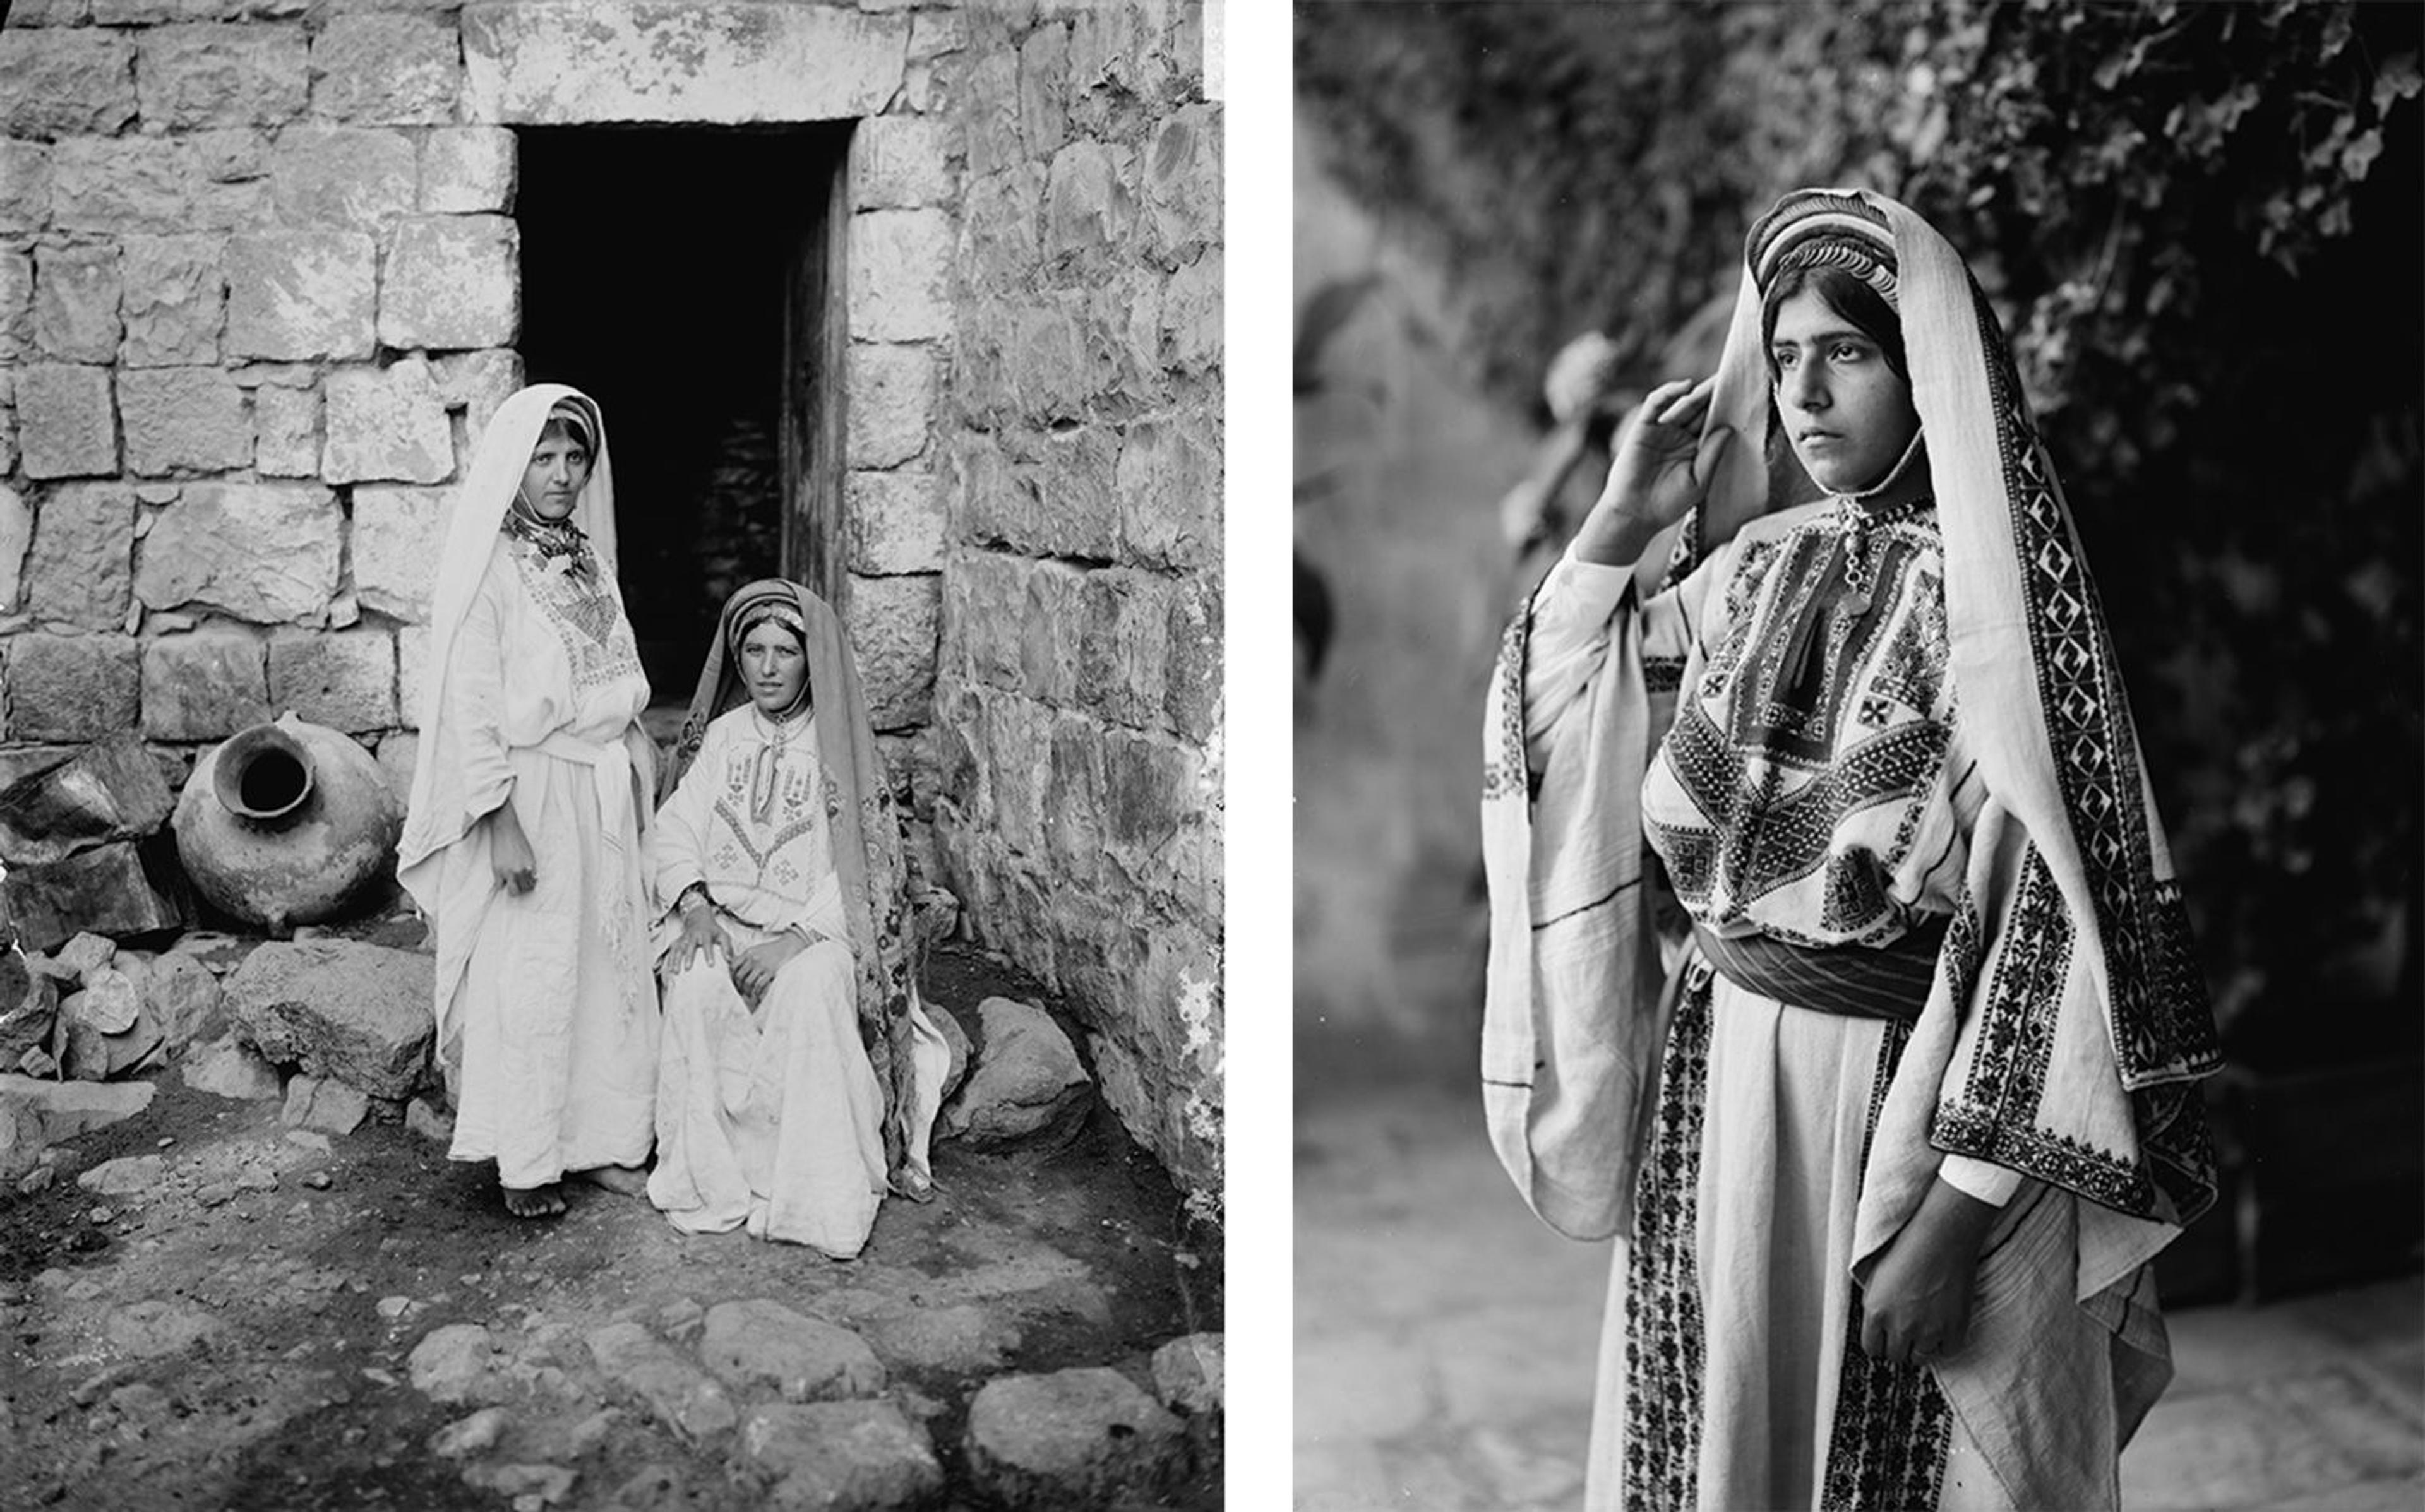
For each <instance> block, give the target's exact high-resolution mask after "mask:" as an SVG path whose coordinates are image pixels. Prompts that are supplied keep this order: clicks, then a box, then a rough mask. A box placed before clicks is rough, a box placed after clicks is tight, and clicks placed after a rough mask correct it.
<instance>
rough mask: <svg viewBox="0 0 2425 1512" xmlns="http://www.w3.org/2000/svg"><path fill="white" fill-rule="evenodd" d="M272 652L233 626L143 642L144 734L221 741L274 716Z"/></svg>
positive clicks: (160, 737)
mask: <svg viewBox="0 0 2425 1512" xmlns="http://www.w3.org/2000/svg"><path fill="white" fill-rule="evenodd" d="M268 668H269V661H268V651H267V648H266V647H265V646H264V645H263V644H262V641H261V638H260V637H259V636H257V635H254V634H252V633H251V632H249V631H247V630H243V629H236V628H234V627H233V626H205V627H203V628H202V629H198V630H194V631H192V632H190V633H188V634H185V635H163V636H161V637H159V638H158V639H157V640H152V641H146V642H144V643H143V733H144V735H145V736H146V737H148V738H149V739H152V740H225V739H227V738H228V737H229V736H231V735H233V734H234V733H235V732H236V731H238V730H241V729H248V728H249V727H250V726H252V725H255V724H261V723H262V722H263V721H265V720H266V719H268V718H270V717H271V714H272V712H273V711H272V710H271V708H270V707H269V670H268Z"/></svg>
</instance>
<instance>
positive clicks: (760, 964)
mask: <svg viewBox="0 0 2425 1512" xmlns="http://www.w3.org/2000/svg"><path fill="white" fill-rule="evenodd" d="M808 947H809V942H808V940H807V939H806V938H805V937H803V936H801V935H799V934H795V933H792V932H789V931H786V932H784V933H782V934H779V935H777V936H775V937H774V938H773V939H771V940H769V941H767V942H766V943H765V944H764V945H762V946H759V947H756V948H755V949H751V950H744V951H742V952H741V954H740V955H739V956H738V957H736V958H735V959H734V960H733V963H732V985H733V986H735V987H738V988H740V989H741V995H742V996H743V997H745V998H747V1000H748V1001H749V1003H750V1004H751V1006H753V1007H754V1006H756V1004H757V1002H758V999H760V998H761V997H763V996H765V995H766V989H767V988H769V987H772V986H774V985H775V974H776V973H777V972H779V971H780V970H782V969H783V967H784V966H785V965H786V964H788V963H790V961H791V959H792V958H793V957H794V956H795V955H798V954H799V953H800V952H801V951H803V950H805V949H807V948H808Z"/></svg>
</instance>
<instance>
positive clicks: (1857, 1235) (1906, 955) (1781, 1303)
mask: <svg viewBox="0 0 2425 1512" xmlns="http://www.w3.org/2000/svg"><path fill="white" fill-rule="evenodd" d="M1772 427H1775V429H1776V430H1777V432H1779V433H1780V434H1779V435H1778V437H1777V440H1776V450H1775V451H1774V452H1772V451H1771V448H1770V443H1771V433H1772ZM1787 449H1790V454H1791V459H1792V461H1793V462H1794V463H1796V464H1798V471H1799V472H1800V473H1803V474H1807V482H1808V483H1809V484H1810V485H1815V486H1813V487H1811V488H1809V489H1808V490H1807V491H1806V492H1804V493H1803V494H1802V497H1805V498H1810V497H1813V496H1814V495H1815V496H1817V499H1816V501H1815V502H1810V503H1807V504H1804V505H1801V506H1800V507H1792V508H1785V509H1782V511H1781V512H1774V513H1773V512H1771V511H1772V509H1773V507H1775V504H1777V503H1778V502H1780V501H1776V500H1773V499H1772V498H1771V493H1772V488H1773V486H1774V485H1773V484H1772V469H1771V468H1770V467H1768V466H1766V465H1764V462H1765V461H1766V460H1769V459H1774V460H1775V461H1778V462H1779V463H1782V461H1783V454H1784V452H1785V451H1786V450H1787ZM1778 470H1779V471H1782V472H1783V473H1784V475H1786V476H1787V477H1789V478H1791V477H1792V475H1793V474H1794V472H1795V471H1796V470H1797V469H1796V468H1788V467H1780V468H1779V469H1778ZM1688 517H1690V519H1689V520H1688ZM1688 527H1689V529H1690V531H1691V537H1692V539H1693V542H1694V546H1695V547H1696V548H1697V550H1698V559H1697V565H1694V566H1693V568H1692V570H1690V572H1689V574H1679V576H1680V581H1675V582H1673V583H1672V584H1666V583H1663V582H1662V579H1663V578H1664V576H1665V573H1664V569H1665V567H1666V566H1667V565H1668V563H1669V562H1670V560H1671V556H1673V555H1674V542H1675V540H1676V538H1677V536H1678V533H1681V532H1682V531H1683V530H1684V529H1686V528H1688ZM1654 590H1656V591H1654ZM1486 740H1487V752H1488V758H1487V759H1488V765H1487V771H1486V782H1485V796H1484V800H1483V812H1484V833H1485V839H1484V844H1485V848H1486V861H1487V863H1488V867H1489V871H1490V881H1491V909H1492V920H1491V932H1492V941H1491V946H1492V957H1491V972H1490V991H1489V995H1488V1006H1487V1021H1486V1028H1485V1037H1484V1038H1485V1042H1484V1065H1483V1075H1484V1081H1485V1095H1486V1102H1487V1104H1488V1109H1489V1115H1490V1124H1491V1133H1492V1138H1493V1142H1494V1144H1495V1145H1496V1146H1497V1148H1498V1150H1499V1154H1500V1157H1501V1159H1502V1163H1504V1164H1505V1165H1506V1167H1507V1169H1508V1170H1509V1172H1510V1173H1511V1174H1512V1175H1513V1176H1514V1177H1515V1179H1516V1182H1517V1185H1518V1187H1519V1188H1520V1189H1521V1190H1522V1191H1523V1193H1524V1195H1525V1198H1526V1200H1527V1201H1528V1202H1530V1203H1531V1204H1532V1205H1533V1207H1534V1211H1535V1212H1537V1213H1538V1214H1539V1215H1540V1216H1541V1218H1543V1219H1545V1220H1546V1221H1548V1222H1549V1223H1550V1224H1551V1225H1552V1226H1553V1227H1555V1228H1557V1229H1559V1230H1560V1231H1562V1232H1564V1233H1570V1234H1574V1235H1576V1236H1579V1237H1598V1236H1604V1235H1607V1234H1611V1233H1620V1234H1623V1235H1624V1236H1625V1237H1626V1238H1628V1239H1629V1240H1630V1242H1629V1243H1627V1244H1625V1245H1621V1246H1619V1247H1618V1254H1617V1261H1616V1275H1615V1277H1614V1282H1613V1286H1612V1292H1611V1297H1610V1302H1609V1309H1608V1318H1607V1324H1606V1327H1605V1330H1604V1333H1603V1340H1602V1347H1601V1356H1600V1383H1599V1391H1598V1402H1597V1406H1596V1411H1595V1414H1594V1432H1593V1443H1592V1456H1591V1475H1590V1504H1591V1505H1592V1506H1593V1507H1595V1508H1606V1507H1616V1506H1620V1505H1622V1506H1627V1507H1696V1506H1697V1507H1704V1508H1725V1509H1729V1512H1732V1509H1736V1508H1755V1507H1793V1508H1809V1507H1856V1506H1857V1507H1871V1506H1874V1507H1898V1508H1900V1507H1960V1508H1967V1507H2004V1508H2010V1507H2065V1508H2095V1507H2111V1506H2113V1505H2114V1504H2116V1501H2117V1499H2118V1485H2117V1463H2116V1462H2117V1458H2118V1456H2119V1455H2120V1452H2121V1447H2122V1445H2123V1443H2124V1442H2126V1441H2127V1440H2128V1437H2129V1435H2130V1433H2131V1432H2132V1430H2133V1429H2134V1428H2135V1427H2136V1425H2137V1424H2138V1422H2139V1420H2140V1419H2141V1417H2143V1416H2144V1413H2145V1411H2146V1409H2147V1408H2148V1407H2149V1406H2150V1405H2151V1404H2152V1403H2153V1401H2154V1399H2155V1397H2156V1395H2157V1394H2158V1393H2160V1391H2161V1390H2162V1388H2163V1385H2164V1382H2165V1381H2166V1380H2167V1379H2168V1378H2169V1376H2170V1373H2171V1371H2170V1361H2169V1354H2168V1351H2167V1349H2166V1346H2165V1341H2164V1332H2163V1326H2162V1321H2161V1319H2160V1316H2159V1315H2158V1313H2157V1310H2156V1301H2155V1293H2154V1287H2153V1282H2152V1278H2151V1274H2150V1269H2149V1262H2150V1261H2152V1259H2153V1258H2154V1256H2155V1255H2156V1253H2157V1251H2158V1250H2160V1249H2162V1248H2163V1246H2164V1245H2165V1244H2166V1243H2168V1242H2169V1241H2170V1240H2171V1239H2172V1238H2173V1237H2174V1236H2175V1235H2176V1234H2177V1233H2179V1232H2180V1230H2181V1228H2182V1226H2184V1225H2185V1224H2187V1223H2188V1222H2190V1221H2191V1220H2192V1219H2193V1218H2196V1217H2197V1216H2198V1214H2199V1213H2201V1212H2203V1211H2204V1210H2205V1209H2206V1208H2207V1207H2208V1205H2209V1204H2210V1203H2211V1202H2212V1201H2213V1197H2214V1174H2213V1167H2212V1156H2211V1152H2210V1149H2209V1147H2208V1142H2207V1138H2206V1128H2205V1122H2204V1115H2203V1105H2202V1103H2201V1100H2200V1097H2199V1093H2198V1090H2197V1088H2196V1085H2195V1081H2196V1078H2198V1077H2200V1076H2203V1075H2205V1074H2208V1073H2210V1072H2212V1071H2213V1070H2215V1069H2216V1066H2217V1064H2218V1059H2219V1057H2218V1052H2217V1047H2216V1042H2215V1037H2214V1026H2213V1021H2212V1017H2211V1014H2210V1012H2209V1010H2208V1003H2207V998H2206V994H2205V989H2204V986H2203V984H2202V983H2201V981H2200V980H2199V978H2198V974H2197V968H2196V965H2195V963H2194V960H2193V957H2192V948H2191V941H2190V938H2189V932H2188V927H2187V922H2186V918H2185V915H2184V914H2183V910H2182V907H2181V901H2180V895H2179V891H2178V888H2177V886H2176V884H2175V883H2174V880H2173V875H2172V865H2171V861H2170V858H2169V856H2168V854H2167V852H2166V848H2165V844H2164V837H2163V831H2162V829H2161V827H2160V823H2159V821H2158V820H2157V816H2156V812H2155V809H2154V805H2153V804H2152V802H2151V800H2150V798H2149V793H2148V788H2147V785H2146V781H2145V777H2144V772H2143V770H2142V764H2141V759H2140V754H2139V747H2138V742H2137V740H2136V738H2135V737H2134V735H2133V733H2132V730H2131V725H2130V719H2129V712H2128V707H2127V704H2126V702H2125V698H2124V694H2123V689H2122V684H2121V679H2120V674H2119V671H2118V668H2117V666H2116V664H2115V661H2114V657H2113V649H2112V643H2111V641H2110V639H2109V638H2108V636H2107V634H2106V631H2105V627H2104V621H2103V615H2102V613H2101V612H2100V610H2099V608H2098V601H2097V597H2096V590H2095V587H2094V585H2093V584H2092V583H2091V581H2090V580H2089V577H2088V573H2087V569H2086V566H2085V564H2084V563H2083V561H2082V559H2081V556H2080V543H2079V538H2078V536H2077V534H2076V533H2074V531H2073V528H2072V523H2071V519H2070V516H2069V512H2068V509H2067V507H2066V506H2065V504H2064V500H2063V495H2062V491H2061V488H2060V485H2058V483H2057V482H2056V478H2055V473H2054V469H2053V467H2052V465H2051V463H2050V461H2049V460H2048V456H2047V454H2046V453H2045V451H2044V449H2043V448H2042V447H2041V446H2040V444H2039V441H2038V438H2037V436H2036V433H2035V431H2034V430H2033V429H2032V425H2031V422H2030V418H2029V414H2028V410H2027V407H2026V406H2025V405H2024V403H2023V401H2022V398H2021V394H2020V390H2019V386H2018V383H2017V382H2016V380H2015V374H2014V369H2013V364H2012V358H2011V355H2010V352H2009V351H2008V349H2007V348H2006V346H2005V343H2004V340H2003V337H2002V334H2001V332H2000V330H1999V326H1998V325H1997V323H1996V320H1995V317H1994V315H1993V313H1992V312H1991V310H1990V309H1989V307H1988V305H1987V303H1986V301H1985V299H1984V297H1983V295H1982V294H1980V292H1979V290H1978V289H1977V287H1976V286H1975V285H1974V284H1973V283H1972V281H1971V280H1970V278H1969V276H1968V273H1967V270H1966V269H1965V267H1964V266H1963V264H1962V262H1961V260H1960V259H1959V258H1958V257H1957V256H1956V255H1955V253H1954V252H1953V251H1952V249H1951V247H1948V246H1947V245H1946V243H1945V242H1944V240H1943V239H1942V238H1941V237H1939V236H1938V235H1937V234H1936V233H1935V231H1932V230H1931V229H1930V228H1929V227H1928V226H1927V225H1926V224H1924V223H1923V222H1921V221H1920V220H1919V218H1918V217H1917V216H1915V215H1912V213H1911V212H1910V211H1908V210H1907V209H1905V208H1904V207H1903V206H1902V205H1900V204H1897V203H1895V202H1894V201H1892V200H1888V199H1883V198H1881V197H1878V196H1875V195H1871V194H1866V193H1858V192H1853V191H1815V190H1805V191H1801V192H1798V193H1796V194H1793V195H1790V196H1788V197H1787V198H1786V199H1783V200H1782V201H1780V202H1779V203H1778V205H1777V206H1776V208H1775V210H1773V211H1772V212H1771V213H1770V214H1769V215H1767V216H1765V217H1764V218H1763V219H1762V220H1761V221H1760V222H1759V224H1758V225H1757V226H1755V227H1754V228H1753V230H1752V232H1751V235H1750V238H1749V240H1748V243H1747V246H1746V277H1745V279H1744V283H1743V288H1742V294H1741V295H1740V296H1739V299H1738V303H1737V308H1736V312H1735V320H1734V325H1733V327H1732V330H1731V332H1730V334H1729V336H1728V340H1727V343H1726V355H1725V358H1723V360H1722V363H1721V366H1720V370H1719V372H1718V374H1716V375H1715V376H1714V377H1713V378H1710V379H1708V380H1704V381H1703V382H1701V383H1699V384H1694V385H1687V384H1681V383H1677V384H1669V385H1667V386H1665V387H1663V388H1662V389H1660V390H1655V391H1654V392H1653V393H1652V394H1651V395H1650V397H1649V398H1648V399H1647V400H1646V402H1645V404H1644V406H1643V407H1642V410H1641V411H1640V412H1639V413H1638V414H1637V416H1636V417H1635V420H1634V422H1633V423H1632V424H1631V425H1630V427H1629V429H1628V431H1627V434H1626V435H1625V436H1624V438H1622V439H1621V441H1620V443H1619V445H1618V449H1617V455H1616V457H1615V460H1614V464H1613V466H1612V468H1611V470H1610V474H1609V481H1608V485H1607V488H1606V490H1605V491H1604V492H1603V494H1602V496H1601V498H1600V501H1599V502H1598V505H1597V506H1596V507H1595V508H1594V511H1593V513H1592V516H1591V517H1590V518H1589V519H1588V520H1587V521H1586V522H1585V524H1584V526H1583V528H1582V532H1581V533H1580V534H1579V535H1578V536H1577V538H1576V540H1575V542H1574V544H1573V546H1572V547H1571V548H1570V549H1569V550H1568V552H1567V554H1566V558H1565V560H1563V561H1562V562H1561V563H1560V564H1559V565H1557V566H1556V567H1555V568H1553V569H1552V570H1551V572H1550V575H1549V576H1548V578H1547V579H1546V580H1545V581H1543V583H1542V586H1541V588H1540V590H1539V591H1538V592H1537V593H1536V594H1535V596H1534V599H1533V601H1532V603H1531V604H1530V605H1529V606H1528V608H1527V610H1526V611H1525V613H1522V614H1519V615H1518V618H1517V621H1516V623H1515V624H1514V626H1512V627H1511V629H1510V630H1509V634H1508V639H1507V643H1506V647H1505V650H1504V653H1503V655H1502V661H1501V665H1500V668H1499V675H1498V676H1497V677H1496V678H1495V679H1494V685H1493V688H1492V692H1491V699H1490V710H1489V720H1488V725H1487V735H1486ZM1646 847H1647V849H1648V850H1650V851H1655V852H1656V853H1657V856H1658V858H1659V860H1660V861H1661V862H1662V863H1663V867H1664V873H1665V881H1666V882H1667V883H1669V884H1671V885H1672V887H1673V889H1674V891H1675V895H1676V896H1677V898H1678V899H1679V900H1680V901H1681V902H1682V904H1683V906H1684V909H1685V911H1686V912H1687V913H1688V914H1689V915H1691V918H1692V922H1693V936H1692V941H1691V943H1690V945H1689V947H1687V948H1686V949H1685V951H1684V953H1683V956H1682V959H1681V961H1680V962H1679V963H1678V968H1677V969H1676V971H1675V972H1674V973H1673V974H1672V976H1669V977H1668V978H1667V979H1665V980H1664V981H1663V982H1662V979H1661V973H1660V971H1659V968H1658V961H1657V955H1656V941H1655V938H1654V934H1653V931H1651V929H1650V927H1649V924H1648V920H1647V913H1648V909H1649V906H1650V905H1649V903H1648V900H1647V895H1649V894H1650V893H1652V891H1653V890H1654V889H1653V887H1652V886H1646V885H1645V883H1646V882H1648V883H1657V882H1658V880H1659V879H1658V878H1657V877H1656V876H1646V872H1647V871H1649V869H1650V868H1649V867H1647V865H1646V860H1645V856H1644V851H1645V848H1646Z"/></svg>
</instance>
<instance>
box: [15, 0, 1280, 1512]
mask: <svg viewBox="0 0 2425 1512" xmlns="http://www.w3.org/2000/svg"><path fill="white" fill-rule="evenodd" d="M0 13H5V23H6V24H5V29H0V663H5V673H4V674H0V677H4V678H5V719H0V866H4V867H5V873H6V875H5V883H0V905H5V921H4V922H5V929H6V935H7V937H6V940H5V942H0V944H5V950H0V1356H5V1360H6V1364H5V1366H0V1444H5V1446H6V1447H5V1452H0V1505H6V1506H8V1507H12V1508H13V1507H26V1508H33V1507H75V1508H94V1509H104V1508H107V1509H117V1508H132V1507H154V1506H179V1507H190V1508H229V1509H236V1508H242V1509H245V1512H260V1509H269V1508H298V1509H299V1508H340V1507H343V1508H355V1507H365V1506H392V1507H405V1508H439V1507H467V1508H468V1507H496V1508H505V1507H508V1506H510V1507H513V1508H516V1509H520V1512H532V1509H537V1508H540V1507H568V1508H609V1507H621V1508H667V1507H694V1508H711V1507H713V1508H722V1507H755V1506H784V1507H828V1508H859V1509H875V1508H943V1507H952V1508H980V1507H1087V1506H1121V1507H1145V1506H1154V1507H1171V1508H1211V1507H1215V1506H1218V1505H1220V1504H1221V1503H1222V1487H1223V1481H1224V1472H1225V1461H1224V1447H1223V1443H1224V1432H1223V1423H1224V1415H1225V1406H1224V1404H1225V1389H1226V1388H1225V1370H1224V1356H1225V1331H1224V1330H1225V1311H1224V1291H1225V1275H1226V1270H1225V1257H1224V1232H1225V1226H1226V1222H1227V1215H1226V1212H1225V1206H1224V1184H1223V1183H1224V1178H1223V1166H1224V1151H1225V1143H1226V1138H1225V1129H1226V1117H1227V1115H1226V1098H1225V1092H1224V1074H1225V1064H1224V1057H1225V1039H1224V1000H1225V998H1224V979H1223V964H1224V958H1225V933H1224V901H1223V878H1224V867H1223V854H1224V828H1225V813H1224V768H1225V757H1224V729H1225V724H1226V711H1225V705H1224V666H1225V657H1224V637H1223V597H1224V543H1223V519H1224V511H1223V507H1222V485H1223V474H1224V458H1223V447H1224V435H1225V418H1224V408H1223V406H1224V391H1225V390H1224V384H1225V356H1224V349H1225V331H1224V310H1225V301H1224V255H1225V249H1224V241H1223V234H1224V220H1223V197H1222V182H1223V161H1224V116H1225V111H1226V108H1227V107H1226V104H1225V103H1224V85H1223V79H1224V72H1223V67H1222V57H1221V51H1220V26H1219V18H1220V13H1221V7H1220V4H1219V0H1017V3H1010V0H855V3H854V0H836V3H808V0H700V3H682V4H668V3H660V0H16V3H14V4H13V5H8V6H0ZM1277 549H1278V547H1277V541H1275V542H1274V550H1275V551H1277Z"/></svg>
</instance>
